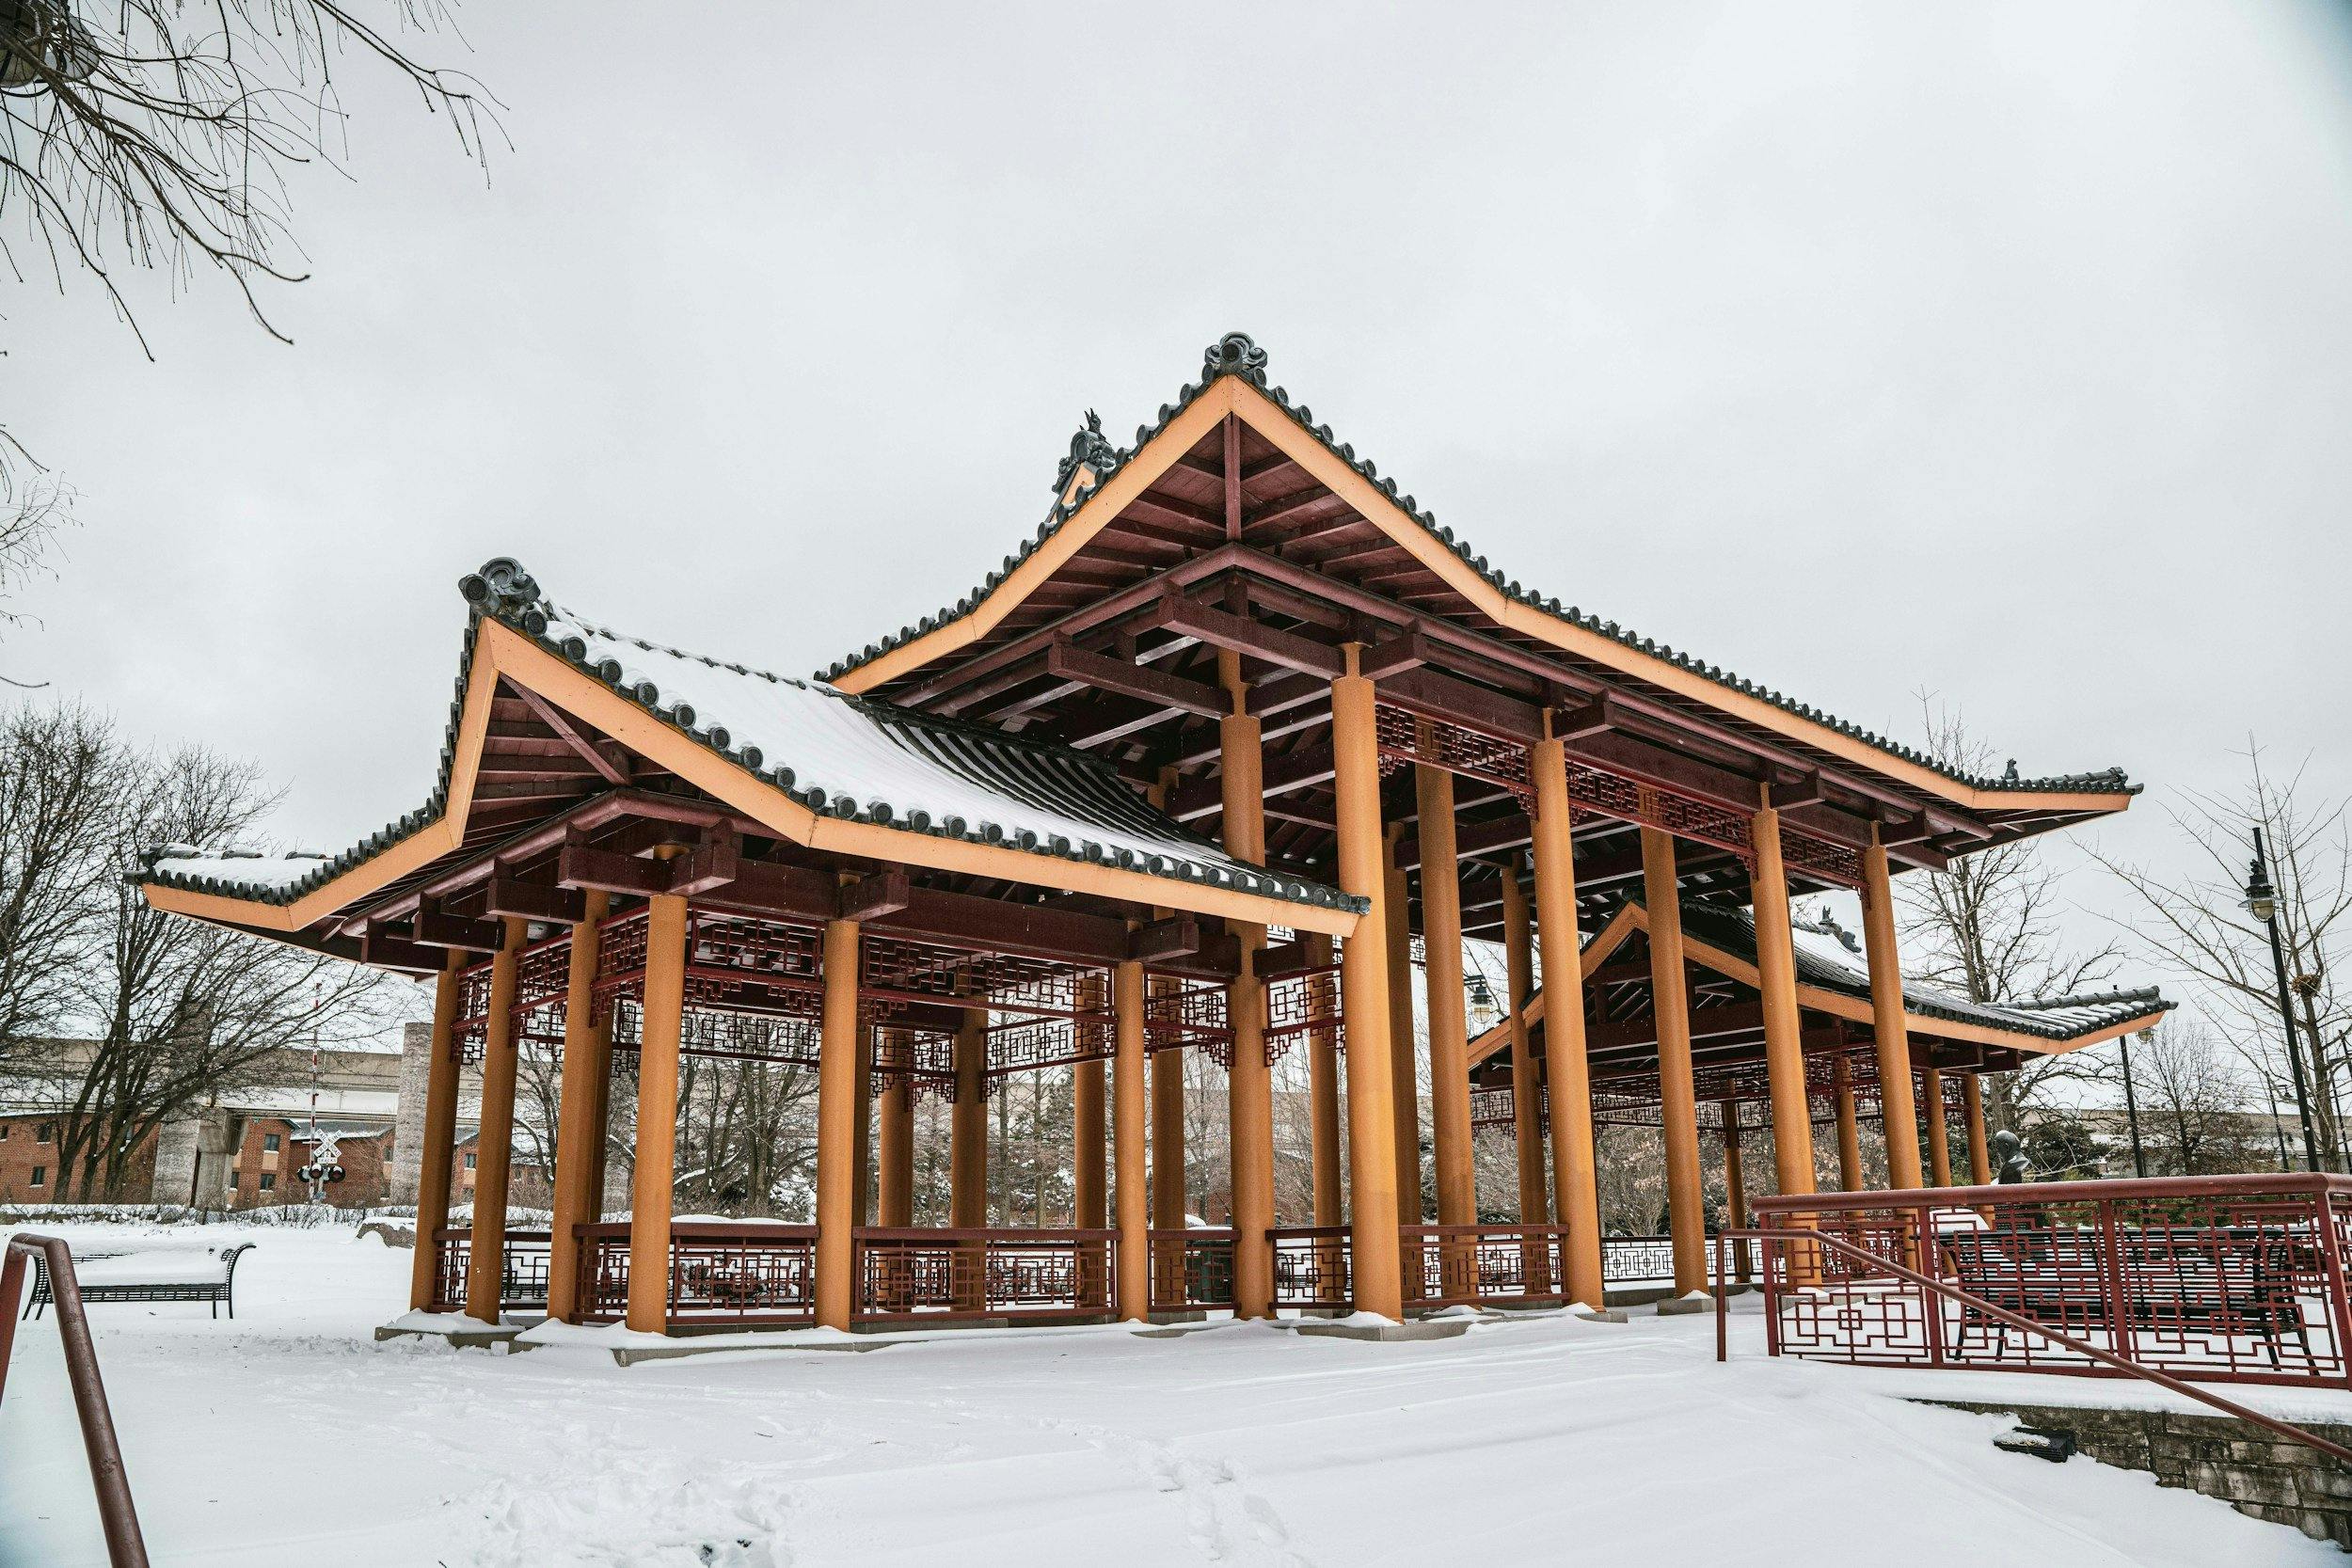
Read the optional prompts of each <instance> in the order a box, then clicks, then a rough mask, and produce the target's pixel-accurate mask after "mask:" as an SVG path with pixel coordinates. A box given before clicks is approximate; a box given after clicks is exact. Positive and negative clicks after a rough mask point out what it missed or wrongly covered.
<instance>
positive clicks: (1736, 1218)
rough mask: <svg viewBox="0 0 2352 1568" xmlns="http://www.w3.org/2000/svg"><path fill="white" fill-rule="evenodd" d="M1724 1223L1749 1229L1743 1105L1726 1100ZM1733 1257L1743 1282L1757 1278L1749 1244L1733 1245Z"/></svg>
mask: <svg viewBox="0 0 2352 1568" xmlns="http://www.w3.org/2000/svg"><path fill="white" fill-rule="evenodd" d="M1747 1227H1748V1182H1747V1172H1746V1171H1745V1170H1744V1169H1743V1168H1742V1167H1741V1165H1740V1102H1739V1101H1736V1100H1726V1101H1724V1229H1726V1230H1745V1229H1746V1228H1747ZM1731 1256H1732V1259H1733V1262H1734V1264H1735V1266H1736V1267H1737V1270H1738V1273H1739V1276H1740V1283H1742V1284H1745V1283H1746V1282H1747V1281H1748V1280H1750V1279H1752V1278H1754V1277H1755V1274H1756V1270H1755V1266H1754V1265H1753V1264H1752V1263H1751V1262H1750V1261H1749V1251H1748V1243H1745V1242H1738V1243H1733V1246H1732V1249H1731Z"/></svg>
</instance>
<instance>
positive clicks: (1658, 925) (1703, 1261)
mask: <svg viewBox="0 0 2352 1568" xmlns="http://www.w3.org/2000/svg"><path fill="white" fill-rule="evenodd" d="M1642 890H1643V895H1644V899H1643V901H1644V903H1645V906H1646V907H1647V909H1648V911H1649V974H1650V1001H1651V1011H1652V1012H1653V1013H1654V1014H1655V1015H1656V1017H1657V1020H1658V1100H1659V1117H1660V1119H1661V1122H1662V1123H1663V1124H1664V1132H1665V1138H1666V1209H1667V1213H1668V1216H1669V1219H1670V1222H1671V1228H1672V1229H1673V1231H1674V1259H1675V1294H1676V1295H1677V1296H1687V1295H1689V1294H1691V1292H1692V1291H1705V1290H1706V1289H1707V1287H1708V1271H1707V1203H1706V1196H1705V1193H1704V1190H1703V1189H1702V1187H1701V1185H1700V1179H1699V1115H1698V1098H1697V1091H1696V1086H1695V1085H1694V1084H1693V1082H1692V1072H1691V993H1690V991H1689V990H1688V987H1687V979H1686V972H1685V966H1684V963H1683V957H1682V894H1681V886H1680V882H1679V880H1678V879H1677V875H1676V871H1675V841H1674V835H1673V834H1671V833H1669V832H1665V831H1664V830H1662V829H1659V828H1652V827H1648V826H1646V825H1645V826H1644V828H1643V829H1642Z"/></svg>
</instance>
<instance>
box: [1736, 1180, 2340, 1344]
mask: <svg viewBox="0 0 2352 1568" xmlns="http://www.w3.org/2000/svg"><path fill="white" fill-rule="evenodd" d="M1754 1208H1755V1210H1756V1226H1757V1228H1756V1231H1755V1232H1753V1233H1751V1234H1754V1235H1756V1236H1757V1237H1759V1238H1761V1242H1760V1252H1761V1256H1760V1257H1759V1258H1758V1259H1757V1262H1758V1265H1759V1267H1760V1269H1761V1273H1762V1279H1763V1286H1764V1294H1765V1307H1766V1312H1765V1327H1766V1337H1767V1345H1768V1348H1769V1349H1770V1350H1771V1352H1772V1354H1776V1355H1799V1356H1806V1357H1811V1358H1815V1359H1823V1360H1836V1361H1845V1362H1850V1363H1854V1364H1857V1365H1865V1366H1905V1367H1954V1368H1979V1369H1986V1370H2009V1371H2037V1372H2067V1373H2075V1374H2084V1375H2091V1376H2114V1375H2119V1373H2118V1371H2117V1364H2119V1363H2120V1364H2123V1365H2127V1366H2129V1367H2130V1368H2132V1369H2135V1370H2153V1371H2155V1372H2159V1373H2162V1374H2165V1375H2167V1376H2169V1377H2177V1378H2182V1379H2188V1380H2192V1381H2197V1382H2222V1383H2273V1384H2286V1385H2302V1386H2313V1385H2317V1386H2327V1387H2335V1388H2344V1387H2352V1366H2348V1365H2347V1348H2348V1347H2352V1305H2347V1300H2346V1284H2345V1265H2344V1259H2345V1253H2346V1243H2347V1242H2348V1241H2352V1179H2347V1178H2345V1177H2341V1176H2326V1175H2312V1176H2298V1175H2284V1176H2222V1177H2189V1178H2181V1179H2177V1180H2146V1181H2139V1180H2132V1181H2078V1182H2039V1183H2028V1184H2021V1185H2013V1186H1995V1187H1947V1188H1940V1189H1928V1190H1924V1191H1916V1192H1892V1193H1884V1192H1880V1193H1823V1194H1816V1195H1811V1196H1788V1197H1761V1198H1757V1199H1756V1200H1755V1203H1754ZM1814 1238H1829V1239H1831V1240H1834V1241H1835V1242H1836V1243H1837V1244H1836V1245H1821V1244H1815V1243H1814V1241H1813V1239H1814ZM1719 1266H1720V1265H1719ZM2020 1323H2025V1324H2028V1325H2031V1326H2032V1327H2033V1328H2034V1329H2036V1330H2038V1332H2025V1331H2023V1330H2021V1329H2020V1328H2019V1324H2020ZM2086 1346H2089V1347H2092V1348H2093V1349H2095V1350H2096V1351H2097V1352H2098V1353H2099V1354H2090V1352H2089V1351H2087V1350H2086V1349H2085V1348H2084V1347H2086Z"/></svg>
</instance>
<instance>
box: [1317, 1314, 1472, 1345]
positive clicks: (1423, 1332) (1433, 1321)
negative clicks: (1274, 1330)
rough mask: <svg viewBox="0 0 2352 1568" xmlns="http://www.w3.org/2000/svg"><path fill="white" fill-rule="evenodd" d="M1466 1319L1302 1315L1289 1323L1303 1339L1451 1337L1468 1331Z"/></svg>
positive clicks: (1386, 1339)
mask: <svg viewBox="0 0 2352 1568" xmlns="http://www.w3.org/2000/svg"><path fill="white" fill-rule="evenodd" d="M1291 1328H1292V1331H1293V1332H1294V1333H1296V1334H1298V1335H1300V1336H1302V1337H1304V1338H1316V1339H1372V1340H1379V1341H1384V1342H1385V1341H1388V1340H1392V1339H1452V1338H1456V1337H1458V1336H1460V1335H1464V1334H1468V1333H1469V1332H1470V1319H1468V1318H1422V1319H1419V1320H1417V1321H1415V1322H1412V1323H1328V1322H1315V1321H1310V1320H1308V1319H1305V1318H1301V1319H1298V1320H1297V1321H1296V1322H1295V1323H1292V1324H1291Z"/></svg>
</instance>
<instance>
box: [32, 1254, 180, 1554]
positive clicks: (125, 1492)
mask: <svg viewBox="0 0 2352 1568" xmlns="http://www.w3.org/2000/svg"><path fill="white" fill-rule="evenodd" d="M36 1255H38V1256H39V1257H40V1259H41V1260H42V1261H43V1262H44V1263H45V1264H46V1265H47V1266H48V1269H49V1291H50V1294H51V1295H52V1296H53V1297H54V1298H55V1299H56V1304H57V1338H58V1339H59V1340H60V1341H61V1342H62V1343H63V1345H64V1348H65V1374H66V1381H67V1383H68V1384H69V1385H70V1386H72V1389H73V1410H74V1414H75V1415H76V1416H78V1417H80V1418H81V1422H82V1447H83V1449H85V1450H87V1453H88V1454H89V1477H90V1486H91V1488H92V1490H94V1491H95V1492H96V1493H97V1495H98V1519H99V1523H100V1524H101V1525H102V1526H103V1527H104V1528H105V1531H106V1560H108V1561H109V1562H111V1563H113V1564H114V1565H115V1568H147V1543H146V1541H145V1540H144V1539H143V1538H142V1537H141V1536H140V1534H139V1516H138V1510H137V1509H136V1508H135V1507H134V1506H133V1505H132V1502H131V1480H130V1477H129V1476H128V1475H126V1474H125V1473H124V1472H123V1468H122V1449H121V1446H120V1445H119V1444H118V1443H117V1442H116V1441H115V1418H114V1413H113V1412H112V1411H111V1410H109V1409H108V1408H107V1406H106V1385H105V1382H104V1380H103V1379H102V1378H101V1377H100V1376H99V1375H98V1350H97V1347H96V1346H94V1345H92V1344H91V1343H90V1337H89V1319H88V1317H87V1315H85V1313H84V1312H83V1309H82V1286H81V1282H80V1281H79V1280H78V1279H76V1278H75V1277H74V1274H73V1254H72V1251H71V1250H69V1249H68V1247H67V1246H66V1243H64V1242H62V1241H60V1240H58V1239H57V1238H56V1237H55V1236H33V1235H26V1234H24V1233H21V1232H20V1233H19V1234H17V1235H14V1236H11V1237H9V1238H8V1247H7V1250H6V1251H5V1253H0V1397H4V1396H5V1395H6V1394H7V1393H8V1353H9V1352H10V1351H11V1350H12V1349H14V1346H15V1339H16V1324H17V1304H18V1302H19V1301H20V1300H22V1299H23V1296H24V1260H25V1259H27V1258H31V1257H34V1256H36Z"/></svg>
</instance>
